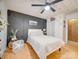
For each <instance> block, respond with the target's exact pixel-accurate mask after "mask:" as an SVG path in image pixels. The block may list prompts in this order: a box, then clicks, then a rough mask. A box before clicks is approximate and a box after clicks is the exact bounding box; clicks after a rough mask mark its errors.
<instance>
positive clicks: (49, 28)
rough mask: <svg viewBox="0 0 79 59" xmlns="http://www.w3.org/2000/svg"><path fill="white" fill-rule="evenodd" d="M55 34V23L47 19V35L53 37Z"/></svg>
mask: <svg viewBox="0 0 79 59" xmlns="http://www.w3.org/2000/svg"><path fill="white" fill-rule="evenodd" d="M54 32H55V21H51V20H50V19H47V35H50V36H54V35H55V34H54Z"/></svg>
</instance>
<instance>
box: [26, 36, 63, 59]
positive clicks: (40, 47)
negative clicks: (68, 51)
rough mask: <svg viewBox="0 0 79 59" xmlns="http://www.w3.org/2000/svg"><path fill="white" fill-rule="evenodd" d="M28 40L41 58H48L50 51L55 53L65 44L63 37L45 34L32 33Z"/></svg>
mask: <svg viewBox="0 0 79 59" xmlns="http://www.w3.org/2000/svg"><path fill="white" fill-rule="evenodd" d="M27 42H28V43H29V44H30V45H31V46H32V47H33V49H34V50H35V52H36V53H37V55H38V56H39V58H40V59H46V57H47V56H48V55H49V54H50V53H53V52H54V51H56V50H58V49H59V48H61V47H62V46H63V45H64V42H63V40H62V39H58V38H55V37H52V36H45V35H40V36H34V35H30V36H29V37H28V40H27Z"/></svg>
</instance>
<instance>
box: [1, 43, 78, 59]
mask: <svg viewBox="0 0 79 59" xmlns="http://www.w3.org/2000/svg"><path fill="white" fill-rule="evenodd" d="M2 59H39V58H38V56H37V54H36V53H35V52H34V50H33V49H32V47H31V46H30V45H29V44H27V43H26V44H25V45H24V48H23V49H21V50H20V51H19V52H17V53H16V54H14V53H12V50H11V49H9V48H7V50H6V52H5V53H4V55H3V57H2ZM47 59H78V47H77V46H75V45H73V44H72V43H69V44H68V45H66V46H64V47H63V48H62V50H61V51H60V52H59V51H55V52H53V53H52V54H50V55H49V56H48V57H47Z"/></svg>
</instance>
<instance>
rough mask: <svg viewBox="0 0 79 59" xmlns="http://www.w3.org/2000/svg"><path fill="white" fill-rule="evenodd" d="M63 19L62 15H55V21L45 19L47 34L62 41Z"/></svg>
mask: <svg viewBox="0 0 79 59" xmlns="http://www.w3.org/2000/svg"><path fill="white" fill-rule="evenodd" d="M64 19H65V17H64V14H61V15H57V16H56V17H55V21H50V19H47V34H48V35H51V36H54V37H57V38H60V39H63V31H64V29H63V25H64V24H63V20H64Z"/></svg>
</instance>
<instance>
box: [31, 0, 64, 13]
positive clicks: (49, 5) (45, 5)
mask: <svg viewBox="0 0 79 59" xmlns="http://www.w3.org/2000/svg"><path fill="white" fill-rule="evenodd" d="M61 1H63V0H55V1H52V2H50V3H49V2H47V0H45V4H32V6H35V7H36V6H38V7H42V6H43V7H45V8H44V9H43V10H42V11H41V14H42V13H43V12H44V11H45V10H46V8H47V9H50V10H52V11H53V12H55V11H56V10H55V9H54V8H53V7H51V5H54V4H56V3H58V2H61Z"/></svg>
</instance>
